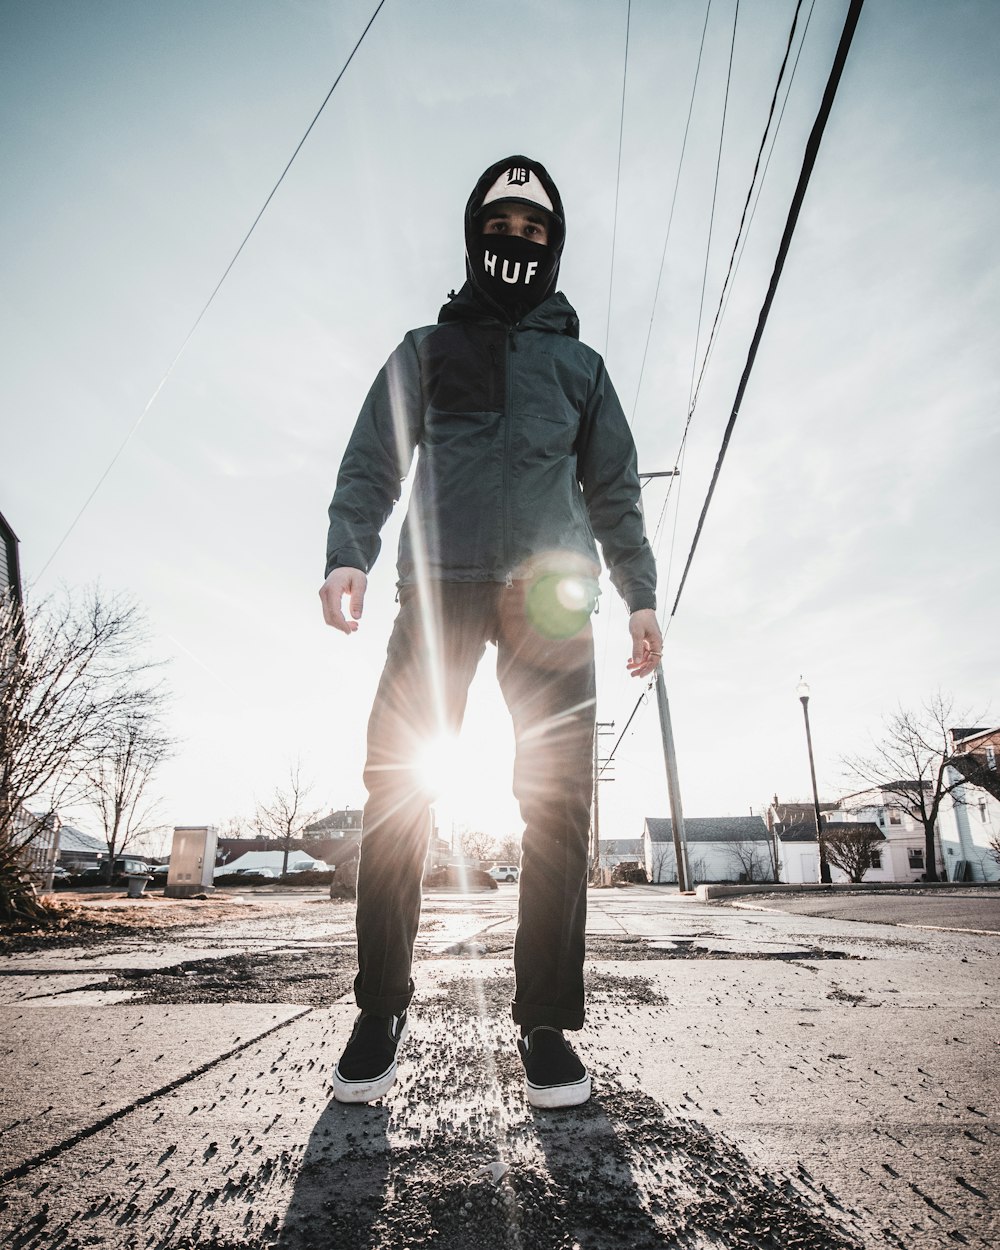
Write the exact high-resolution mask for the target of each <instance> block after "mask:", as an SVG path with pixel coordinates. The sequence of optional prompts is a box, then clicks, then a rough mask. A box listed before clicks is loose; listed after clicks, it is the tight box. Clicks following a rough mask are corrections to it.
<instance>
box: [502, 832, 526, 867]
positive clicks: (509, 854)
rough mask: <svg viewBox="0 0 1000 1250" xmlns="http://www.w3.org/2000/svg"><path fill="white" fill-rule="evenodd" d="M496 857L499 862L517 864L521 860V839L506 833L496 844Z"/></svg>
mask: <svg viewBox="0 0 1000 1250" xmlns="http://www.w3.org/2000/svg"><path fill="white" fill-rule="evenodd" d="M496 857H497V859H498V860H499V861H500V863H501V864H519V863H520V862H521V839H520V838H515V837H514V836H513V834H508V835H507V837H506V838H502V839H501V840H500V843H499V845H498V846H497V854H496Z"/></svg>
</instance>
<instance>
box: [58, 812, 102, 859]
mask: <svg viewBox="0 0 1000 1250" xmlns="http://www.w3.org/2000/svg"><path fill="white" fill-rule="evenodd" d="M107 857H108V844H107V842H105V841H104V839H103V838H95V837H94V836H93V834H90V833H84V832H83V830H82V829H77V827H76V826H75V825H70V824H67V823H66V822H65V821H64V822H63V823H62V824H61V825H60V827H59V863H60V864H61V865H62V867H63V868H69V869H71V870H72V869H73V868H88V867H90V866H91V865H93V864H99V863H103V862H104V860H106V859H107Z"/></svg>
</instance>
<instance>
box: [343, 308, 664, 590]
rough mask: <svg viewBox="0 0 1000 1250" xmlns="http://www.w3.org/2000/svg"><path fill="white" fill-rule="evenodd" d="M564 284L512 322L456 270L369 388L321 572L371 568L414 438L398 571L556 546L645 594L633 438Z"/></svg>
mask: <svg viewBox="0 0 1000 1250" xmlns="http://www.w3.org/2000/svg"><path fill="white" fill-rule="evenodd" d="M578 335H579V321H578V319H577V316H576V313H575V312H574V311H573V309H572V307H571V306H570V304H569V302H568V301H567V300H566V298H565V296H563V295H562V294H561V293H557V294H555V295H552V296H550V297H549V298H548V299H547V300H545V301H544V303H542V304H540V305H539V306H538V307H537V308H535V309H534V310H533V311H532V312H530V313H529V314H528V315H527V316H525V317H524V318H523V319H522V320H521V321H519V322H518V323H517V324H516V325H507V324H505V323H504V322H503V321H501V320H499V319H497V317H495V316H494V315H493V314H492V313H491V312H490V311H488V310H487V309H486V307H485V306H484V305H483V303H482V302H481V301H480V300H478V299H477V298H476V296H475V294H474V292H473V291H472V289H471V288H470V286H469V284H468V283H467V284H466V285H465V286H464V287H463V288H462V290H461V292H459V294H458V295H457V296H456V297H455V298H454V299H452V300H451V302H450V303H448V304H446V305H445V306H444V308H442V310H441V313H440V318H439V321H438V324H437V325H436V326H424V327H422V328H421V329H419V330H411V331H410V333H409V334H407V335H406V337H405V338H404V339H403V341H402V343H401V344H400V345H399V347H397V348H396V350H395V351H394V352H393V354H392V355H391V356H390V357H389V360H388V361H387V362H386V364H385V366H384V368H383V369H382V370H381V371H380V373H379V375H378V377H377V378H376V379H375V383H374V385H373V386H372V388H371V390H370V391H369V393H368V398H367V399H366V400H365V403H364V406H363V407H362V409H361V414H360V416H359V417H358V421H357V424H356V425H355V427H354V432H353V434H352V435H351V438H350V441H349V443H348V445H347V450H346V452H345V453H344V459H343V462H342V463H341V466H340V473H339V475H338V478H337V488H336V491H335V493H334V496H333V501H332V502H331V504H330V531H329V538H328V541H327V556H326V571H327V573H329V572H330V571H331V569H334V568H339V567H341V566H349V567H351V568H358V569H362V570H363V571H364V572H366V573H367V572H368V570H369V569H370V568H371V566H372V565H373V564H374V563H375V559H376V557H377V555H378V553H379V549H380V546H381V540H380V539H379V532H380V531H381V529H382V526H383V525H384V524H385V521H386V518H387V517H388V516H389V513H390V512H391V511H392V507H393V505H394V504H395V503H396V501H397V500H398V499H399V496H400V491H401V482H402V479H403V478H404V477H405V476H406V474H407V472H408V471H409V467H410V462H411V460H412V457H413V451H414V448H416V447H419V448H420V454H419V456H418V458H417V471H416V478H415V480H414V484H413V493H412V498H411V501H410V507H409V511H408V513H407V516H406V520H405V522H404V525H403V532H402V536H401V539H400V544H399V564H398V567H399V584H400V585H406V584H408V583H412V582H415V581H416V580H417V572H418V566H420V565H423V566H424V567H425V568H426V571H427V575H428V576H430V577H432V578H436V579H440V580H442V581H456V582H471V581H475V582H480V581H497V582H505V581H509V580H510V579H511V578H512V577H518V578H519V577H530V576H531V575H532V573H533V571H535V570H537V569H539V568H541V567H546V568H549V569H550V568H551V567H552V562H553V560H555V561H556V562H558V561H559V560H560V559H565V560H566V561H567V563H568V564H569V565H570V566H574V565H575V566H576V567H577V568H579V566H580V565H581V563H582V564H585V565H586V566H587V567H588V568H589V569H590V570H591V571H592V572H594V573H595V574H596V573H597V571H598V570H599V567H600V566H599V564H598V558H597V548H596V545H595V542H594V539H595V536H596V538H597V540H598V541H599V542H600V544H601V548H602V550H603V552H604V558H605V561H606V563H607V565H608V569H609V571H610V574H611V580H612V582H613V583H614V585H615V587H616V588H617V589H618V591H619V593H620V594H621V596H622V598H623V599H624V600H625V602H626V604H627V605H628V607H629V610H630V611H632V612H634V611H636V610H637V609H639V608H652V607H655V594H656V568H655V564H654V561H653V554H652V552H651V550H650V547H649V543H648V542H647V541H646V536H645V532H644V529H643V523H642V516H641V514H640V512H639V506H638V501H639V479H638V476H637V474H636V456H635V444H634V443H633V441H632V434H631V431H630V430H629V427H628V423H627V421H626V420H625V415H624V413H623V412H622V408H621V404H620V403H619V402H618V397H617V395H616V394H615V391H614V388H613V387H612V385H611V380H610V378H609V377H608V375H607V371H606V370H605V368H604V362H603V361H602V359H601V357H600V356H599V355H598V354H597V353H596V352H595V351H593V350H592V349H591V348H589V347H587V346H585V345H584V344H583V343H581V342H580V341H579V337H578Z"/></svg>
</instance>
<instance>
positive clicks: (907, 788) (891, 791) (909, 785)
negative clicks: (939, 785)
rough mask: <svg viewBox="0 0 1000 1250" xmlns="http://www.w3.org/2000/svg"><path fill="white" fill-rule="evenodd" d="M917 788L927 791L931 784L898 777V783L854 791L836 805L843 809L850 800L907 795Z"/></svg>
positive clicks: (874, 804) (870, 804) (888, 782)
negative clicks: (882, 795) (875, 796)
mask: <svg viewBox="0 0 1000 1250" xmlns="http://www.w3.org/2000/svg"><path fill="white" fill-rule="evenodd" d="M918 787H922V788H923V789H924V790H929V789H930V788H931V783H930V782H929V781H920V780H918V778H916V777H913V778H911V779H907V778H906V777H900V779H899V781H887V782H885V783H884V784H883V785H880V786H869V787H868V788H867V789H866V790H855V792H854V793H853V794H845V795H844V797H843V798H842V799H841V800H840V802H839V803H838V804H837V806H838V807H843V806H844V804H845V803H849V802H850V801H851V799H863V798H866V797H867V796H868V795H876V794H888V795H900V794H907V793H910V792H912V791H914V790H916V789H917V788H918ZM858 806H859V807H878V806H879V804H878V803H867V804H866V803H860V804H858Z"/></svg>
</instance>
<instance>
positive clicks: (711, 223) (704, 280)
mask: <svg viewBox="0 0 1000 1250" xmlns="http://www.w3.org/2000/svg"><path fill="white" fill-rule="evenodd" d="M739 20H740V0H736V8H735V10H734V12H733V35H732V39H731V40H730V44H729V67H728V69H727V70H726V94H725V96H724V97H723V101H722V126H721V128H720V130H719V150H718V152H717V154H716V157H715V182H714V184H713V186H712V210H711V212H710V213H709V217H708V239H707V240H706V243H705V268H704V270H703V272H702V275H701V299H700V301H699V303H698V326H697V329H696V330H695V336H694V355H693V358H692V360H691V387H690V390H689V391H688V409H689V411H690V408H691V397H692V395H693V394H694V375H695V370H696V369H697V368H698V344H699V343H700V342H701V318H702V314H703V313H704V311H705V288H706V287H707V286H708V262H709V259H710V257H711V254H712V233H713V231H714V229H715V204H716V200H717V199H718V195H719V170H720V169H721V167H722V148H723V145H724V143H725V139H726V117H727V116H728V113H729V86H730V83H731V82H732V79H733V53H734V51H735V50H736V25H737V23H738V22H739Z"/></svg>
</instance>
